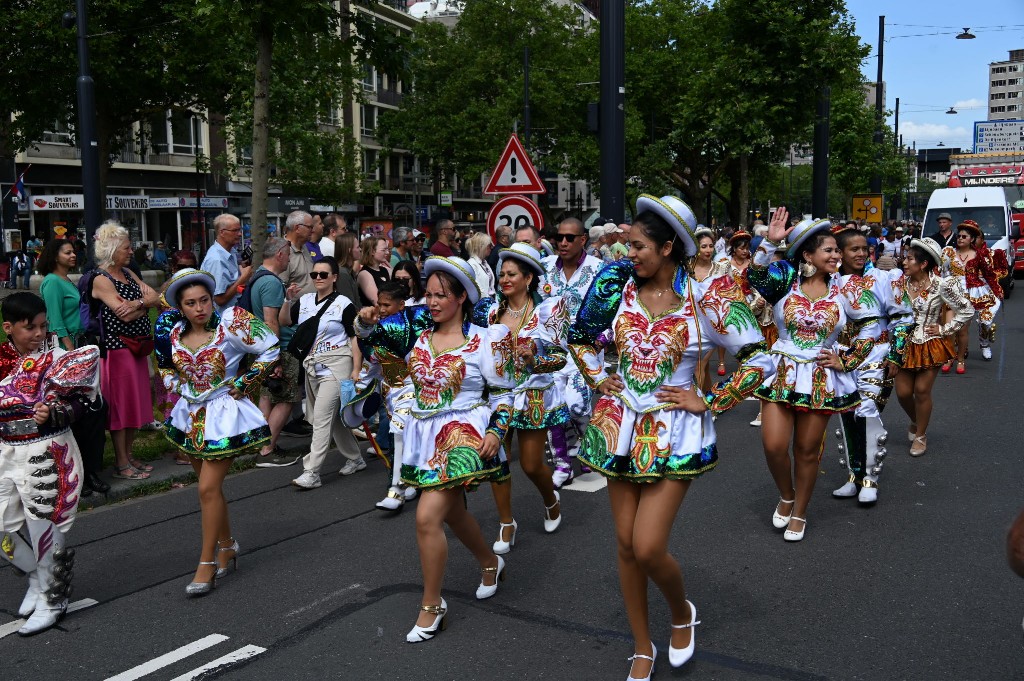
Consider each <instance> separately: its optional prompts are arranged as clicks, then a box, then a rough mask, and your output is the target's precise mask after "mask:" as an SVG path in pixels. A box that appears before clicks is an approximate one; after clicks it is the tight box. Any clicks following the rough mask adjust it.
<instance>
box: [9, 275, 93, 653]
mask: <svg viewBox="0 0 1024 681" xmlns="http://www.w3.org/2000/svg"><path fill="white" fill-rule="evenodd" d="M0 313H2V314H3V319H4V322H3V329H4V332H5V333H6V334H7V336H8V339H7V341H6V342H4V343H3V344H2V345H0V524H2V527H0V532H2V537H0V554H2V555H3V557H4V558H5V559H7V560H8V561H10V562H11V564H12V565H14V567H15V568H16V569H17V570H18V571H19V572H20V573H24V574H27V575H28V591H27V593H26V594H25V598H24V600H23V601H22V603H21V606H20V607H19V608H18V615H19V616H21V617H26V618H28V621H27V622H26V623H25V624H24V626H22V627H21V629H19V630H18V633H19V634H20V635H22V636H31V635H32V634H37V633H39V632H41V631H45V630H46V629H49V628H50V627H52V626H53V625H55V624H56V623H57V622H58V621H59V620H60V619H61V617H63V616H64V613H65V612H66V610H67V606H68V595H69V594H70V592H71V575H72V573H71V569H72V567H73V565H74V551H72V550H69V549H67V548H66V544H65V535H66V533H67V531H68V530H69V529H70V528H71V525H72V523H74V520H75V513H76V511H77V508H78V500H79V495H80V493H81V490H82V479H83V475H82V459H81V455H80V454H79V451H78V445H77V444H76V443H75V439H74V437H73V436H72V434H71V423H72V421H74V420H75V419H76V417H78V416H79V415H81V414H82V413H84V412H85V410H86V409H88V408H89V404H90V403H91V402H92V398H93V397H94V396H95V392H96V387H97V383H98V376H97V369H98V366H99V349H98V348H97V347H96V346H94V345H89V346H85V347H83V348H80V349H78V350H72V351H70V352H68V351H65V350H63V349H62V348H60V347H59V346H58V345H57V344H56V343H55V342H48V338H47V323H46V306H45V305H44V304H43V301H42V299H41V298H39V297H38V296H36V295H34V294H32V293H27V292H26V293H16V294H14V295H12V296H10V297H8V298H6V299H4V301H3V303H2V305H0ZM50 340H53V338H52V337H51V339H50ZM23 527H24V528H26V529H27V530H28V537H29V540H28V541H26V540H25V539H24V538H23V537H22V536H21V535H20V534H18V531H19V530H21V529H22V528H23Z"/></svg>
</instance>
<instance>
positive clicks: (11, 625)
mask: <svg viewBox="0 0 1024 681" xmlns="http://www.w3.org/2000/svg"><path fill="white" fill-rule="evenodd" d="M96 603H97V601H94V600H93V599H91V598H83V599H82V600H80V601H75V602H74V603H71V604H69V605H68V613H69V614H70V613H73V612H75V611H76V610H84V609H85V608H91V607H92V606H94V605H96ZM25 622H26V620H24V619H19V620H14V621H13V622H8V623H7V624H4V625H0V638H4V637H5V636H10V635H11V634H13V633H15V632H16V631H18V629H21V628H22V627H23V626H25Z"/></svg>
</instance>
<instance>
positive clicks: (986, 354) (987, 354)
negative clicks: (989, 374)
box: [981, 347, 992, 360]
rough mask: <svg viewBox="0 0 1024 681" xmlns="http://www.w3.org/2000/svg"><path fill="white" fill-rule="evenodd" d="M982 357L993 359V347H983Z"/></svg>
mask: <svg viewBox="0 0 1024 681" xmlns="http://www.w3.org/2000/svg"><path fill="white" fill-rule="evenodd" d="M981 357H982V359H987V360H991V359H992V348H990V347H984V348H982V349H981Z"/></svg>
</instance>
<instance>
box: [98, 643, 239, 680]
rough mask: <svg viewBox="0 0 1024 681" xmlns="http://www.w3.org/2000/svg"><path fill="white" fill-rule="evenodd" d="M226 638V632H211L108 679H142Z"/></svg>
mask: <svg viewBox="0 0 1024 681" xmlns="http://www.w3.org/2000/svg"><path fill="white" fill-rule="evenodd" d="M226 640H228V637H227V636H225V635H224V634H210V635H209V636H204V637H203V638H201V639H199V640H198V641H194V642H192V643H189V644H188V645H184V646H181V647H180V648H177V649H175V650H172V651H171V652H169V653H166V654H164V655H161V656H160V657H158V658H156V659H154V660H150V661H149V662H144V663H142V664H140V665H139V666H137V667H132V668H131V669H129V670H128V671H124V672H121V673H120V674H118V675H117V676H111V677H110V678H109V679H107V680H106V681H133V679H141V678H142V677H143V676H146V675H147V674H152V673H153V672H155V671H157V670H159V669H162V668H164V667H166V666H168V665H171V664H174V663H175V662H177V661H178V660H184V659H185V658H186V657H189V656H190V655H195V654H196V653H198V652H200V651H202V650H206V649H207V648H210V647H213V646H215V645H217V644H218V643H220V642H221V641H226ZM188 678H192V677H188Z"/></svg>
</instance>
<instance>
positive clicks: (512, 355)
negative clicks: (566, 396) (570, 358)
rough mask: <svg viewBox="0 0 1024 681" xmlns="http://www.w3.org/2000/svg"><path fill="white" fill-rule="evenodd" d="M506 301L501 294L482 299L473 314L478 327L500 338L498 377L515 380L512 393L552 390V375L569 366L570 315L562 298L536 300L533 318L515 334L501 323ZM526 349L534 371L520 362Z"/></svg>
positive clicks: (531, 315) (531, 316) (536, 298)
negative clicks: (566, 351)
mask: <svg viewBox="0 0 1024 681" xmlns="http://www.w3.org/2000/svg"><path fill="white" fill-rule="evenodd" d="M503 299H504V296H502V295H501V294H500V293H499V294H498V296H497V297H496V298H483V299H481V300H480V302H479V303H477V305H476V307H475V308H474V311H473V322H474V323H475V324H476V325H477V326H483V327H487V328H488V329H490V330H491V331H492V333H494V334H495V336H496V337H500V338H501V340H500V341H498V342H499V344H500V345H499V349H498V359H499V361H498V363H497V364H496V365H495V368H496V369H497V371H498V373H499V374H501V375H503V376H507V377H511V378H512V382H513V383H514V384H515V388H514V389H513V392H517V393H518V392H522V391H525V390H544V389H546V388H549V387H550V386H551V384H552V382H553V381H554V378H553V377H552V375H553V374H554V373H555V372H557V371H560V370H561V369H562V368H564V367H565V362H566V353H565V344H566V337H567V335H568V333H569V315H568V311H567V309H566V303H565V301H564V300H563V299H562V298H547V299H545V300H541V298H540V297H539V296H534V301H533V302H534V307H533V310H532V311H531V312H530V318H529V319H526V320H523V321H524V323H523V325H522V327H521V328H520V329H519V330H518V331H517V332H516V333H514V334H513V333H512V329H510V328H509V327H507V326H505V325H504V324H499V323H498V317H499V316H500V315H499V308H500V306H501V302H502V300H503ZM502 332H504V335H503V336H502ZM523 349H530V350H531V351H532V353H533V356H534V360H533V367H532V368H531V367H529V366H527V365H526V364H525V363H524V362H523V361H522V360H521V359H520V358H519V353H518V351H519V350H523Z"/></svg>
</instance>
